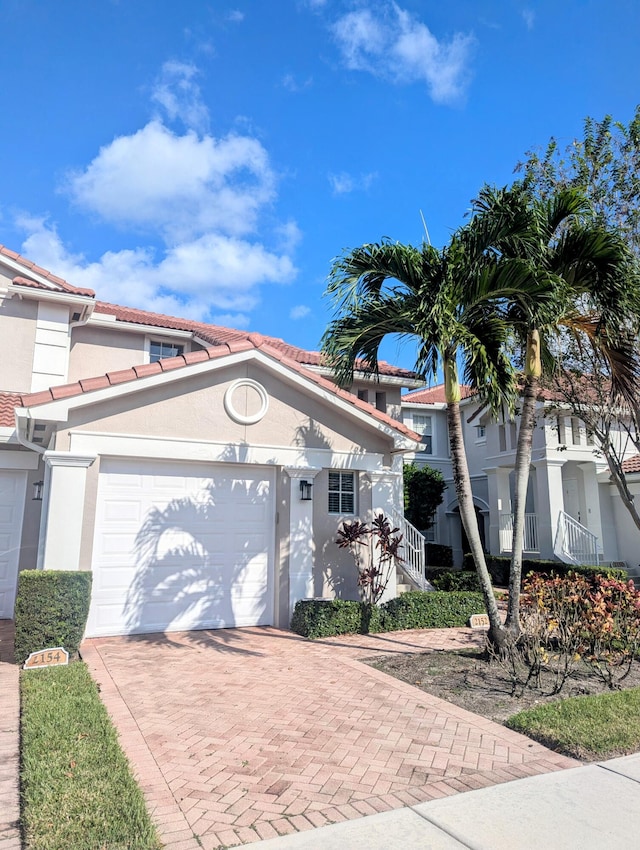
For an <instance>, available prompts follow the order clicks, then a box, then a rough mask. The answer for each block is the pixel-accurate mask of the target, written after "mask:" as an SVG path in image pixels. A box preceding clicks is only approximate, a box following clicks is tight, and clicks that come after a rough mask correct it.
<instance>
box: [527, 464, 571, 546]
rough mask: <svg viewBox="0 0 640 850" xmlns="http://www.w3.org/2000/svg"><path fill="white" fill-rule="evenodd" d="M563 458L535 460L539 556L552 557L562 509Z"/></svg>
mask: <svg viewBox="0 0 640 850" xmlns="http://www.w3.org/2000/svg"><path fill="white" fill-rule="evenodd" d="M563 465H564V460H540V461H535V462H534V463H533V466H535V469H536V485H537V486H536V514H537V516H538V546H539V549H540V557H541V558H543V559H544V558H553V557H554V552H553V544H554V541H555V536H556V530H557V528H558V517H559V515H560V511H563V510H564V495H563V490H562V467H563Z"/></svg>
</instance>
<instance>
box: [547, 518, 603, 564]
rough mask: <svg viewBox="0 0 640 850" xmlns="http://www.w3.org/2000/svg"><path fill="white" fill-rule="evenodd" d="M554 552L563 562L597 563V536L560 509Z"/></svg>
mask: <svg viewBox="0 0 640 850" xmlns="http://www.w3.org/2000/svg"><path fill="white" fill-rule="evenodd" d="M554 552H555V555H556V557H558V558H560V560H561V561H564V563H565V564H598V562H599V557H598V538H597V536H596V535H595V534H593V532H591V531H589V529H588V528H586V527H585V526H584V525H582V523H580V522H578V520H577V519H574V518H573V517H572V516H571V515H570V514H568V513H566V512H565V511H560V514H559V516H558V528H557V530H556V537H555V545H554Z"/></svg>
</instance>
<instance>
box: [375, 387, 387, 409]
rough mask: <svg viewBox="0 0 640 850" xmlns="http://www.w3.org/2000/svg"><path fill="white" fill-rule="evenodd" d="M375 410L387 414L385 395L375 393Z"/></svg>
mask: <svg viewBox="0 0 640 850" xmlns="http://www.w3.org/2000/svg"><path fill="white" fill-rule="evenodd" d="M376 410H380V411H382V413H386V412H387V394H386V393H384V392H383V393H376Z"/></svg>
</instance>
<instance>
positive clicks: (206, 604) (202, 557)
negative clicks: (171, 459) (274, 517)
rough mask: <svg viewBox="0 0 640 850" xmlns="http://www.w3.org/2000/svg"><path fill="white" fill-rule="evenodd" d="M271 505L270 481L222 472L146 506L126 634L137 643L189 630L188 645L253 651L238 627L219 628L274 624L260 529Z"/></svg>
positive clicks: (265, 544) (267, 563)
mask: <svg viewBox="0 0 640 850" xmlns="http://www.w3.org/2000/svg"><path fill="white" fill-rule="evenodd" d="M269 504H271V500H270V493H269V486H268V483H267V482H265V481H260V480H257V481H254V480H251V478H250V477H249V478H247V479H246V480H244V479H242V480H238V479H235V478H233V477H232V476H231V475H225V474H224V472H221V473H220V474H217V475H216V478H215V480H209V481H207V483H206V486H203V488H202V490H200V491H199V492H197V493H195V494H193V495H190V496H187V497H184V498H178V499H173V500H171V501H170V502H168V504H167V505H166V506H164V507H153V508H151V509H150V510H149V512H148V513H147V516H146V517H145V518H144V520H143V522H142V525H141V526H140V529H139V531H138V533H137V535H136V538H135V544H134V549H133V555H134V558H135V564H136V571H135V577H134V579H133V581H132V583H131V585H130V586H129V589H128V592H127V598H126V603H125V616H126V626H127V631H128V632H129V633H130V634H131V635H135V639H137V640H140V639H141V640H145V641H150V642H162V643H166V642H167V641H169V642H170V643H174V644H176V643H177V641H172V640H171V638H170V637H168V636H167V633H168V632H169V633H170V632H172V631H192V630H194V633H193V634H192V635H191V636H190V640H191V642H193V641H194V640H195V642H196V643H200V644H202V645H207V646H212V645H213V646H214V647H215V648H216V649H218V650H220V651H231V652H242V653H247V654H256V653H255V652H252V651H251V650H249V649H246V648H244V647H242V646H238V645H237V644H238V642H239V641H241V640H242V638H241V635H240V633H239V632H238V631H237V630H235V628H234V631H233V632H230V631H226V632H225V631H224V630H225V629H228V628H229V627H236V626H242V625H261V624H271V622H272V616H271V614H272V611H271V607H272V604H273V601H272V600H271V599H270V594H271V593H272V583H271V582H270V580H269V579H270V575H269V571H272V570H273V564H272V563H270V558H271V557H272V556H271V554H270V551H269V549H270V547H269V543H268V540H267V539H265V534H264V531H263V529H264V525H263V522H264V518H265V514H264V512H265V510H268V505H269ZM239 509H241V510H243V511H244V514H245V520H246V522H245V523H242V524H241V525H240V530H239V531H238V523H237V521H236V517H235V516H234V515H233V513H232V512H237V510H239ZM261 519H262V520H263V522H261ZM232 520H233V521H232ZM210 629H214V630H216V631H215V632H211V631H208V630H210ZM195 630H197V631H195ZM218 630H223V631H218ZM140 633H144V634H140Z"/></svg>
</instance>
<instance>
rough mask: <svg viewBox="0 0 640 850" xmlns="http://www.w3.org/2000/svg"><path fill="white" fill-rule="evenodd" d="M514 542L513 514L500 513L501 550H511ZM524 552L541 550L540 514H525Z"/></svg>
mask: <svg viewBox="0 0 640 850" xmlns="http://www.w3.org/2000/svg"><path fill="white" fill-rule="evenodd" d="M512 544H513V514H500V551H501V552H511V547H512ZM522 551H523V552H539V551H540V547H539V545H538V515H537V514H525V515H524V544H523V547H522Z"/></svg>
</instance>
